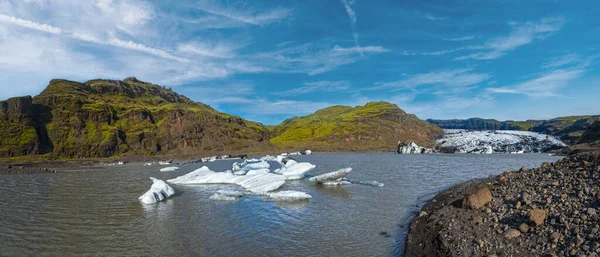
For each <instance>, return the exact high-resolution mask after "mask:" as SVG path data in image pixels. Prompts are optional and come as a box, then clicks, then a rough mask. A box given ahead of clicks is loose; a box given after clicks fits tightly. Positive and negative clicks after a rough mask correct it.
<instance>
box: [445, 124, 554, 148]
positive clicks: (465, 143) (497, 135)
mask: <svg viewBox="0 0 600 257" xmlns="http://www.w3.org/2000/svg"><path fill="white" fill-rule="evenodd" d="M436 142H437V143H438V144H439V145H440V147H442V148H446V149H453V150H452V151H453V152H457V153H482V154H491V153H525V152H528V153H539V152H545V151H548V150H552V149H559V148H563V147H566V145H565V144H564V143H563V142H561V141H560V140H559V139H557V138H556V137H553V136H550V135H545V134H540V133H536V132H530V131H514V130H495V131H494V130H486V131H467V130H462V129H446V130H444V136H443V137H442V138H440V139H438V140H436Z"/></svg>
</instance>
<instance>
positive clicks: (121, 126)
mask: <svg viewBox="0 0 600 257" xmlns="http://www.w3.org/2000/svg"><path fill="white" fill-rule="evenodd" d="M311 115H317V116H318V117H319V119H323V120H326V121H335V122H340V124H343V125H348V124H349V123H352V124H355V125H356V126H346V127H343V128H341V127H339V126H338V125H339V124H337V123H335V122H330V123H329V124H327V126H324V127H323V129H324V130H321V131H320V133H325V134H327V133H330V134H329V135H326V139H327V140H324V141H320V143H319V144H317V147H316V148H314V149H317V150H323V151H371V150H376V151H389V150H393V149H395V147H396V142H397V141H398V140H408V141H416V142H419V143H421V144H424V145H431V144H433V138H434V137H435V136H437V135H439V134H440V133H441V130H439V128H437V127H436V126H433V125H430V124H428V123H426V122H424V121H422V120H420V119H418V118H417V117H416V116H414V115H412V114H407V113H406V112H404V111H403V110H401V109H400V108H398V106H396V105H393V104H390V103H384V102H377V103H369V104H366V105H365V106H359V107H350V106H331V107H328V108H325V109H321V110H318V111H316V112H315V114H311ZM307 116H310V115H307ZM305 117H306V116H305ZM303 118H304V117H294V118H290V119H288V120H286V121H284V122H283V123H281V124H279V125H275V126H265V125H263V124H261V123H258V122H254V121H249V120H245V119H243V118H241V117H239V116H235V115H230V114H227V113H223V112H220V111H217V110H215V109H213V108H212V107H210V106H209V105H206V104H203V103H200V102H194V101H192V100H191V99H189V98H187V97H185V96H184V95H180V94H178V93H176V92H174V91H173V90H171V89H170V88H167V87H165V86H159V85H155V84H152V83H149V82H143V81H140V80H138V79H136V78H135V77H129V78H126V79H124V80H106V79H94V80H89V81H86V82H76V81H70V80H64V79H53V80H51V81H50V82H49V84H48V86H47V87H46V88H45V89H44V90H43V91H42V92H41V93H40V94H39V95H36V96H34V97H31V96H24V97H13V98H9V99H7V100H4V101H0V157H16V156H42V155H43V156H46V157H48V158H49V159H64V158H103V157H115V156H124V155H141V156H155V155H168V156H182V155H186V156H198V155H208V154H242V153H252V152H266V151H269V152H274V151H279V150H285V149H295V150H298V149H302V148H309V149H313V147H312V146H311V145H310V144H307V142H305V141H302V140H297V139H300V138H297V139H296V140H293V141H290V140H280V139H282V138H285V137H281V136H282V135H284V136H286V135H287V136H289V135H291V134H294V133H296V132H298V131H297V130H289V129H292V128H296V127H294V126H295V125H294V124H296V125H297V122H298V121H299V120H300V121H301V120H302V119H303ZM409 127H410V128H409ZM361 129H364V131H361ZM423 130H424V131H428V132H427V133H425V134H424V135H425V136H424V135H423V133H421V132H420V131H423ZM294 131H295V132H294ZM340 131H346V132H348V133H346V134H344V135H345V136H346V137H339V135H340ZM432 131H435V132H432ZM344 133H345V132H344ZM428 133H429V134H428ZM342 134H343V133H342ZM288 139H289V138H288ZM335 139H340V140H346V141H344V142H345V143H340V144H337V142H336V141H335ZM323 142H325V143H327V144H329V145H327V144H325V143H323ZM365 142H368V143H369V144H364V143H365ZM359 143H360V144H359ZM353 145H355V146H353ZM356 145H358V146H356ZM363 146H364V147H363Z"/></svg>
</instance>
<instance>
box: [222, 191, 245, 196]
mask: <svg viewBox="0 0 600 257" xmlns="http://www.w3.org/2000/svg"><path fill="white" fill-rule="evenodd" d="M217 193H218V194H222V195H226V196H235V197H242V196H244V192H240V191H235V190H219V191H217Z"/></svg>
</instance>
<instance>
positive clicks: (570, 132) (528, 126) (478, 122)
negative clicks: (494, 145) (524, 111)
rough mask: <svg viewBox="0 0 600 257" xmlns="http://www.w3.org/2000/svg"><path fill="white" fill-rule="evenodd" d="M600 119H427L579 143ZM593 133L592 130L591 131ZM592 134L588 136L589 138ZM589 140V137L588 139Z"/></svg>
mask: <svg viewBox="0 0 600 257" xmlns="http://www.w3.org/2000/svg"><path fill="white" fill-rule="evenodd" d="M599 120H600V115H590V116H567V117H559V118H554V119H550V120H526V121H497V120H493V119H480V118H471V119H466V120H432V119H429V120H427V121H428V122H429V123H431V124H435V125H437V126H439V127H441V128H444V129H469V130H524V131H533V132H539V133H544V134H548V135H553V136H557V137H559V138H560V139H561V140H562V141H564V142H565V143H567V144H571V145H574V144H579V143H585V142H582V140H583V138H582V136H583V134H584V133H585V132H586V131H587V130H588V129H590V128H592V124H594V122H597V121H599ZM589 133H591V132H589ZM589 137H590V136H588V138H589ZM588 141H589V139H588Z"/></svg>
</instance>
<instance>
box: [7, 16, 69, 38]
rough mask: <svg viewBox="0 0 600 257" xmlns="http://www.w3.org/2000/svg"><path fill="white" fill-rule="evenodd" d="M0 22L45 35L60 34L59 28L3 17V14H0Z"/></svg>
mask: <svg viewBox="0 0 600 257" xmlns="http://www.w3.org/2000/svg"><path fill="white" fill-rule="evenodd" d="M0 22H2V23H8V24H12V25H16V26H20V27H24V28H29V29H34V30H38V31H42V32H46V33H51V34H60V33H61V31H62V30H61V29H60V28H58V27H54V26H52V25H48V24H43V23H37V22H33V21H29V20H23V19H20V18H17V17H13V16H8V15H4V14H0Z"/></svg>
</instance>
